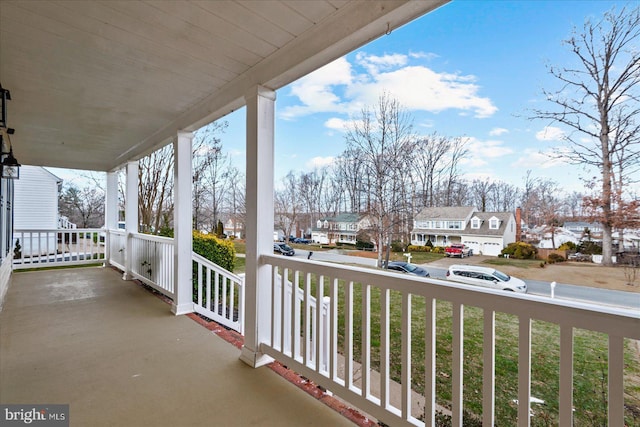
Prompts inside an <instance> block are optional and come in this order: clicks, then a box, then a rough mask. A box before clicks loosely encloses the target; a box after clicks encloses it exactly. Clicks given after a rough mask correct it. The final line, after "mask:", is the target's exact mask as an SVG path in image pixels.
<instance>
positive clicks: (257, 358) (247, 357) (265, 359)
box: [240, 346, 273, 368]
mask: <svg viewBox="0 0 640 427" xmlns="http://www.w3.org/2000/svg"><path fill="white" fill-rule="evenodd" d="M240 360H242V361H243V362H244V363H246V364H247V365H249V366H251V367H252V368H259V367H261V366H264V365H268V364H269V363H271V362H273V358H271V357H269V356H267V355H266V354H263V353H260V352H258V351H255V350H251V349H250V348H248V347H247V346H242V350H241V351H240Z"/></svg>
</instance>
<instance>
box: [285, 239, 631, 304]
mask: <svg viewBox="0 0 640 427" xmlns="http://www.w3.org/2000/svg"><path fill="white" fill-rule="evenodd" d="M308 254H309V251H308V250H304V249H296V254H295V256H296V257H297V258H307V256H308ZM311 259H312V260H315V261H326V262H336V263H341V264H351V265H364V266H367V267H375V266H376V263H377V260H376V259H372V258H363V257H357V256H349V255H345V254H341V253H338V252H337V251H334V250H331V251H321V252H313V254H312V255H311ZM468 259H474V260H479V259H480V257H477V256H476V257H473V258H465V260H468ZM456 262H458V263H459V262H460V260H459V259H458V260H457V261H456V260H454V259H448V258H445V259H443V260H442V261H438V262H436V263H428V264H421V267H423V268H425V269H427V271H429V274H430V275H431V277H433V278H434V279H445V274H446V272H447V265H449V264H453V263H456ZM525 282H526V283H527V286H528V288H529V289H528V293H529V294H533V295H542V296H551V285H550V283H549V282H544V281H539V280H525ZM554 297H555V298H557V299H566V300H572V301H584V302H590V303H597V304H601V305H609V306H617V307H624V308H631V309H634V310H640V293H635V292H623V291H614V290H609V289H600V288H593V287H589V286H578V285H570V284H566V283H557V284H556V287H555V289H554Z"/></svg>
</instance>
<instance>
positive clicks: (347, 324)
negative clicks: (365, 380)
mask: <svg viewBox="0 0 640 427" xmlns="http://www.w3.org/2000/svg"><path fill="white" fill-rule="evenodd" d="M344 307H345V308H344V309H345V313H344V317H345V319H344V329H345V331H344V354H345V363H344V381H345V386H346V387H347V389H348V390H353V389H354V385H353V282H352V281H349V282H347V283H346V284H345V290H344Z"/></svg>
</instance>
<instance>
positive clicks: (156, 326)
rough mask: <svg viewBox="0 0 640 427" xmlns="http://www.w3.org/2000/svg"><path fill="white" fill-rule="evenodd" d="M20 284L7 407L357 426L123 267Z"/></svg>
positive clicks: (11, 330)
mask: <svg viewBox="0 0 640 427" xmlns="http://www.w3.org/2000/svg"><path fill="white" fill-rule="evenodd" d="M11 281H12V283H11V287H10V289H9V291H8V294H7V297H6V301H5V305H4V308H3V310H2V311H1V312H0V325H2V327H1V328H0V378H1V380H0V396H2V403H3V404H10V403H24V402H42V403H48V404H69V405H70V406H69V407H70V421H71V425H77V426H82V425H85V426H88V425H91V426H113V425H120V426H134V425H137V426H143V425H156V426H160V425H174V426H179V425H183V426H186V425H189V426H201V425H227V426H232V425H237V426H240V425H265V426H266V425H272V426H287V425H292V426H294V425H296V426H297V425H301V420H304V425H309V426H339V425H353V423H352V422H350V421H349V420H348V419H347V418H345V417H343V416H341V415H340V414H339V413H338V412H336V411H334V410H332V409H331V408H330V407H329V406H327V405H325V404H324V403H323V402H322V401H320V400H317V399H315V398H314V397H312V396H310V395H309V394H307V393H304V392H301V391H300V390H298V389H297V387H296V386H295V385H293V384H292V383H290V382H289V381H287V380H286V379H285V378H282V377H281V376H280V375H278V374H277V373H276V372H274V371H273V370H271V369H258V370H256V369H252V368H251V367H249V366H247V365H246V364H245V363H243V362H241V361H240V360H239V355H240V350H239V349H238V348H236V347H235V346H233V345H232V344H230V343H228V342H226V341H225V340H223V339H222V338H220V337H219V336H217V335H216V334H214V333H212V332H211V331H209V330H208V329H206V328H205V327H203V326H202V325H199V324H198V323H197V322H195V321H194V320H193V319H191V318H189V317H187V316H179V317H175V316H174V315H172V314H171V312H170V311H169V309H168V306H167V303H166V302H164V301H162V300H161V299H160V298H158V297H157V296H155V295H153V294H152V293H150V292H148V291H147V290H145V289H144V288H143V287H142V286H140V285H139V284H137V283H136V282H134V281H123V280H122V275H121V273H120V272H118V271H117V270H114V269H111V268H101V267H86V268H80V269H78V268H76V269H64V270H48V271H37V272H19V273H15V274H13V276H12V279H11ZM311 414H312V415H311Z"/></svg>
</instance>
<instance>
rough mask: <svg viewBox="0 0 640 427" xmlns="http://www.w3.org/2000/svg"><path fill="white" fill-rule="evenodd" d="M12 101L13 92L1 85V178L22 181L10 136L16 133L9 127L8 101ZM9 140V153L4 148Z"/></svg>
mask: <svg viewBox="0 0 640 427" xmlns="http://www.w3.org/2000/svg"><path fill="white" fill-rule="evenodd" d="M10 100H11V92H9V91H8V90H7V89H5V88H3V87H2V85H1V84H0V108H2V110H1V111H0V120H1V121H0V130H1V131H2V133H1V134H0V150H1V151H0V158H1V159H2V161H0V169H1V170H2V173H1V175H0V176H2V178H4V179H20V163H18V160H17V159H16V158H15V157H14V155H13V146H12V145H11V138H10V137H9V135H13V134H14V133H15V130H14V129H11V128H10V127H7V101H10ZM5 136H6V138H7V146H8V147H9V152H6V151H5V147H4V138H5Z"/></svg>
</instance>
